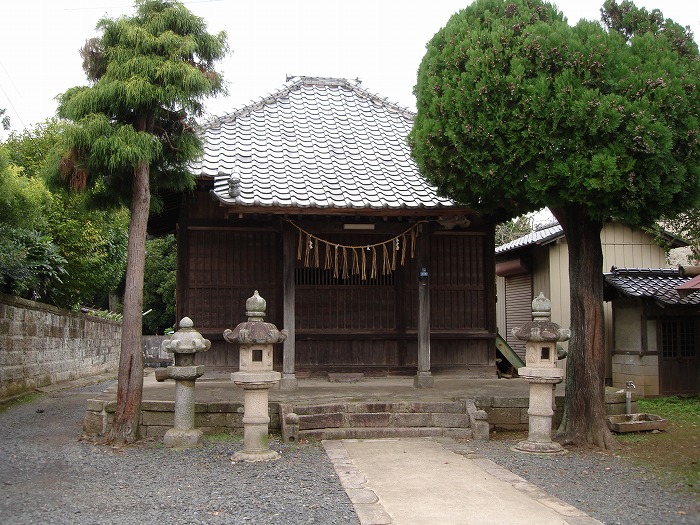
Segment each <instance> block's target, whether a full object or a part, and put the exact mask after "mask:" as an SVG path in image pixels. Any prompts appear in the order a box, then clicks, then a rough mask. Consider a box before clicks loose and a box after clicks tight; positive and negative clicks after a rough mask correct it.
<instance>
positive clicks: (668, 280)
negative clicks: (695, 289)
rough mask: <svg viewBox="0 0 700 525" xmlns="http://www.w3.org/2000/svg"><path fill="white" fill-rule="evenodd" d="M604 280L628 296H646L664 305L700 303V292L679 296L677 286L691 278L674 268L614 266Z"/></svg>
mask: <svg viewBox="0 0 700 525" xmlns="http://www.w3.org/2000/svg"><path fill="white" fill-rule="evenodd" d="M604 277H605V282H606V284H608V285H609V286H612V287H613V288H614V289H616V290H618V291H619V292H621V293H622V294H624V295H626V296H628V297H647V298H651V299H654V300H655V301H657V302H659V303H662V304H666V305H700V293H692V294H690V295H688V296H687V297H685V298H681V296H680V295H679V294H678V291H677V290H676V287H677V286H680V285H681V284H684V283H686V282H688V281H690V280H691V279H692V277H689V276H685V277H684V276H682V275H681V274H680V271H679V270H678V269H675V268H656V269H654V268H615V267H614V266H613V268H612V271H611V272H610V273H606V274H604Z"/></svg>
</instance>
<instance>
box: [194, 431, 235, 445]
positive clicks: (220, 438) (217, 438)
mask: <svg viewBox="0 0 700 525" xmlns="http://www.w3.org/2000/svg"><path fill="white" fill-rule="evenodd" d="M204 439H206V440H207V441H210V442H212V443H225V442H227V441H242V440H243V437H242V436H239V435H236V434H227V433H226V432H221V433H219V434H207V435H205V436H204Z"/></svg>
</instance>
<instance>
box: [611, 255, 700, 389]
mask: <svg viewBox="0 0 700 525" xmlns="http://www.w3.org/2000/svg"><path fill="white" fill-rule="evenodd" d="M698 276H700V268H699V267H680V268H656V269H654V268H651V269H650V268H616V267H613V268H612V269H611V270H610V272H609V273H606V274H605V288H604V293H605V300H606V301H610V302H611V303H612V324H613V344H614V354H613V365H612V367H613V369H612V375H613V384H614V385H615V386H624V385H625V383H626V382H627V381H633V382H634V384H635V386H636V392H637V393H638V394H640V395H646V396H654V395H679V394H683V395H687V394H691V395H697V394H700V283H699V282H698V278H699V277H698Z"/></svg>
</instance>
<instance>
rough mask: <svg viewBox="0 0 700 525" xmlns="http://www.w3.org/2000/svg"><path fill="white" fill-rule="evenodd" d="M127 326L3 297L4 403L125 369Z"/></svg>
mask: <svg viewBox="0 0 700 525" xmlns="http://www.w3.org/2000/svg"><path fill="white" fill-rule="evenodd" d="M120 344H121V323H117V322H115V321H108V320H104V319H100V318H97V317H93V316H89V315H86V314H82V313H76V312H71V311H68V310H62V309H60V308H56V307H54V306H50V305H47V304H42V303H37V302H35V301H29V300H26V299H20V298H17V297H12V296H8V295H2V294H0V399H5V398H9V397H13V396H16V395H20V394H23V393H25V392H29V391H31V390H33V389H35V388H38V387H42V386H47V385H50V384H53V383H60V382H62V381H69V380H73V379H78V378H80V377H86V376H91V375H96V374H100V373H104V372H110V371H114V370H116V369H117V367H118V365H119V352H120Z"/></svg>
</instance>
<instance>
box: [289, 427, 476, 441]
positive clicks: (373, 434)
mask: <svg viewBox="0 0 700 525" xmlns="http://www.w3.org/2000/svg"><path fill="white" fill-rule="evenodd" d="M407 437H450V438H454V439H471V438H472V437H473V432H472V429H470V428H443V427H351V428H318V429H314V430H300V431H299V434H298V439H313V440H322V439H381V438H407Z"/></svg>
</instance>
